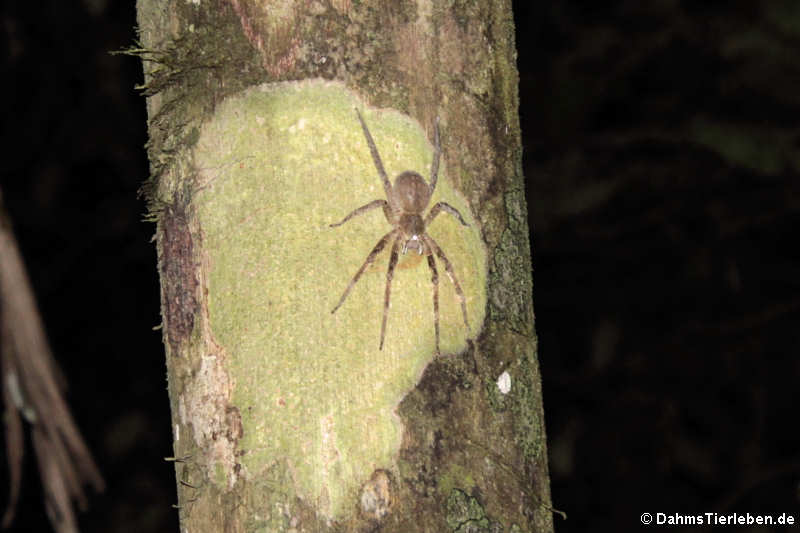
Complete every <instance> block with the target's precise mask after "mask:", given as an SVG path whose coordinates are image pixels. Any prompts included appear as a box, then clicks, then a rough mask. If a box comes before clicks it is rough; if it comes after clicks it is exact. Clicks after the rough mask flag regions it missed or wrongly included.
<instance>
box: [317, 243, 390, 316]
mask: <svg viewBox="0 0 800 533" xmlns="http://www.w3.org/2000/svg"><path fill="white" fill-rule="evenodd" d="M397 232H398V230H396V229H393V230H392V231H390V232H389V233H387V234H386V235H384V236H383V237H381V240H379V241H378V244H376V245H375V248H373V249H372V251H371V252H370V253H369V255H368V256H367V259H366V260H365V261H364V264H363V265H361V268H359V269H358V272H356V275H355V276H353V279H351V280H350V284H349V285H348V286H347V288H346V289H345V290H344V294H342V297H341V298H339V303H338V304H336V307H334V308H333V311H331V314H333V313H335V312H336V310H337V309H339V307H341V305H342V304H343V303H344V301H345V299H346V298H347V295H348V294H350V291H351V290H352V288H353V285H355V284H356V283H357V282H358V280H359V279H360V278H361V274H363V273H364V271H365V270H366V269H367V267H368V266H370V265H371V264H372V263H373V262H375V257H376V256H377V255H378V254H379V253H381V250H383V249H384V247H386V243H387V242H389V239H391V238H392V237H393V236H394V235H395V234H396V233H397Z"/></svg>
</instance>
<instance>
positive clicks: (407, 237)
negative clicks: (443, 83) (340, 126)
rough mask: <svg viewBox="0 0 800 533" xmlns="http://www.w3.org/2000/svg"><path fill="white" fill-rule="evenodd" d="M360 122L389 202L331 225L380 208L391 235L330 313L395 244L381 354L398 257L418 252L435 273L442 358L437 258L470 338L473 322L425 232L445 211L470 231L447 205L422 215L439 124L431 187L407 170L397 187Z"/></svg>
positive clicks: (435, 171) (450, 271)
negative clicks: (455, 297) (387, 247)
mask: <svg viewBox="0 0 800 533" xmlns="http://www.w3.org/2000/svg"><path fill="white" fill-rule="evenodd" d="M356 114H357V115H358V120H359V122H361V129H363V130H364V137H366V139H367V145H368V146H369V151H370V153H371V154H372V160H373V162H374V163H375V168H376V169H377V170H378V175H379V176H380V178H381V181H382V182H383V189H384V191H385V193H386V200H373V201H371V202H370V203H368V204H366V205H363V206H361V207H359V208H358V209H356V210H354V211H353V212H352V213H350V214H349V215H347V216H346V217H344V219H342V221H341V222H337V223H336V224H331V227H336V226H341V225H342V224H344V223H345V222H347V221H348V220H350V219H351V218H353V217H355V216H358V215H361V214H363V213H365V212H367V211H369V210H371V209H375V208H376V207H382V208H383V213H384V215H385V216H386V220H387V221H388V222H389V224H391V225H392V230H391V231H389V233H387V234H386V235H384V236H383V237H381V240H379V241H378V244H376V245H375V247H374V248H373V249H372V251H371V252H370V253H369V255H368V256H367V259H366V260H365V261H364V264H363V265H361V268H359V269H358V272H356V274H355V275H354V276H353V279H351V280H350V284H349V285H348V286H347V288H346V289H345V291H344V294H342V297H341V298H340V299H339V303H337V304H336V307H334V308H333V311H331V313H335V312H336V310H337V309H339V307H340V306H341V305H342V304H343V303H344V301H345V299H346V298H347V295H348V294H350V290H351V289H352V288H353V286H354V285H355V284H356V282H358V280H359V278H361V275H362V274H363V273H364V271H365V270H366V269H367V268H368V267H369V266H370V265H371V264H372V263H373V262H374V261H375V257H377V255H378V254H379V253H380V252H381V250H383V249H384V248H385V247H386V245H387V244H388V243H389V242H390V241H391V242H392V248H391V254H390V256H389V268H388V270H387V271H386V292H385V294H384V300H383V321H382V322H381V343H380V348H379V349H381V350H382V349H383V339H384V337H385V336H386V318H387V316H388V312H389V296H390V294H391V287H392V277H393V276H394V269H395V266H396V265H397V256H398V252H399V251H402V253H406V251H408V249H413V250H416V251H417V253H419V254H425V256H426V258H427V260H428V268H430V271H431V283H432V284H433V323H434V330H435V332H436V353H437V354H438V353H439V273H438V271H437V270H436V261H435V259H434V258H433V256H434V254H436V256H437V257H439V260H440V261H441V262H442V263H444V269H445V271H446V272H447V275H448V277H449V278H450V281H452V282H453V286H454V287H455V290H456V295H457V296H458V300H459V302H460V303H461V312H462V314H463V315H464V325H465V326H466V327H467V331H468V332H469V322H468V321H467V305H466V302H465V300H464V291H462V290H461V285H459V283H458V279H457V278H456V274H455V272H453V265H452V264H451V263H450V260H449V259H447V256H446V255H445V254H444V252H443V251H442V249H441V248H440V247H439V245H438V244H436V241H434V240H433V238H432V237H431V236H430V235H428V233H427V228H428V226H429V225H430V224H431V222H433V219H434V218H436V215H438V214H439V213H440V212H441V211H446V212H448V213H450V214H451V215H453V216H454V217H456V218H457V219H458V220H459V222H461V224H463V225H464V226H469V224H467V223H466V222H465V221H464V218H463V217H462V216H461V213H459V212H458V210H457V209H456V208H455V207H453V206H451V205H450V204H448V203H445V202H437V203H436V204H435V205H434V206H433V207H432V208H431V210H430V211H429V212H428V214H427V215H426V216H425V217H424V218H423V216H422V213H423V212H424V211H425V208H426V207H428V203H430V201H431V196H433V191H434V190H435V189H436V179H437V174H438V172H439V157H440V156H441V147H440V145H439V119H438V118H437V119H436V123H435V126H434V153H433V163H432V164H431V183H430V185H429V184H427V183H426V182H425V180H424V179H423V178H422V176H420V175H419V174H417V173H416V172H412V171H410V170H407V171H405V172H403V173H401V174H400V175H399V176H397V177H396V178H395V180H394V185H392V183H391V182H390V181H389V178H388V177H387V176H386V171H385V170H384V169H383V163H382V162H381V156H380V155H379V154H378V149H377V148H376V147H375V142H374V141H373V140H372V135H370V133H369V129H367V125H366V123H365V122H364V119H363V118H362V117H361V113H359V112H358V110H356Z"/></svg>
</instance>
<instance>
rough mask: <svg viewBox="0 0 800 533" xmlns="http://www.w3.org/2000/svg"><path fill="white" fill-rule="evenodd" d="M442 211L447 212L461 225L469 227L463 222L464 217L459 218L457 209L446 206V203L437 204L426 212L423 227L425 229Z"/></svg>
mask: <svg viewBox="0 0 800 533" xmlns="http://www.w3.org/2000/svg"><path fill="white" fill-rule="evenodd" d="M442 211H447V212H448V213H450V214H451V215H453V216H454V217H456V218H457V219H458V221H459V222H461V224H462V225H464V226H469V224H467V223H466V222H465V221H464V217H462V216H461V213H459V212H458V209H456V208H455V207H453V206H452V205H450V204H448V203H447V202H437V203H436V205H434V206H433V207H432V208H431V210H430V211H429V212H428V216H426V217H425V227H426V228H427V227H428V225H429V224H430V223H431V222H433V219H434V218H436V215H438V214H439V213H440V212H442Z"/></svg>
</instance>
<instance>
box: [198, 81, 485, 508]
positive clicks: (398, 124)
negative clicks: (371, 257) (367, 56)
mask: <svg viewBox="0 0 800 533" xmlns="http://www.w3.org/2000/svg"><path fill="white" fill-rule="evenodd" d="M356 107H358V108H359V109H361V110H362V113H363V115H364V119H365V121H366V122H367V125H368V126H369V128H370V131H371V133H372V136H373V138H374V139H375V143H376V145H377V147H378V149H379V151H380V154H381V156H382V158H383V162H384V166H385V167H386V171H387V173H388V174H389V175H390V177H394V176H396V175H397V174H399V173H400V172H402V171H404V170H416V171H417V172H419V173H420V174H422V175H423V176H425V177H426V179H427V176H428V174H429V172H430V165H431V159H432V147H431V143H430V142H429V138H432V128H430V129H431V131H430V132H428V133H426V132H425V131H424V130H423V129H422V128H421V127H420V126H419V124H417V123H416V122H414V121H413V120H412V119H410V118H409V117H406V116H403V115H400V114H399V113H396V112H388V111H386V112H385V111H370V110H367V109H365V108H364V104H363V103H362V102H361V101H360V100H359V99H358V98H357V97H356V96H355V95H354V94H352V93H351V92H349V91H348V90H347V89H345V88H344V87H343V86H342V85H339V84H334V83H328V82H322V81H315V82H302V83H285V84H273V85H265V86H261V87H258V88H254V89H251V90H248V91H247V92H245V93H243V94H241V95H239V96H236V97H232V98H229V99H227V100H226V101H225V102H223V103H221V104H220V105H219V106H218V107H217V110H216V112H215V115H214V117H213V119H212V120H211V121H210V122H209V123H207V124H206V125H205V126H204V127H203V129H202V132H201V136H200V139H199V141H198V144H197V147H196V150H195V166H196V168H197V170H198V180H199V182H198V189H197V193H196V196H195V199H194V200H195V202H194V204H195V207H196V213H197V221H198V223H199V226H200V230H201V234H202V253H203V255H204V257H205V258H206V260H205V264H206V267H207V268H208V287H207V291H208V293H207V294H208V309H209V320H210V327H211V330H212V332H213V334H214V337H215V339H216V341H217V342H218V343H219V344H220V345H222V347H223V348H224V350H225V351H226V353H227V354H228V358H229V359H228V360H229V364H230V368H229V372H230V376H231V379H232V381H233V383H234V397H233V403H234V405H235V406H236V407H237V408H238V409H239V412H240V413H241V417H242V425H243V437H242V438H241V439H240V441H239V448H240V450H242V451H243V452H244V453H243V455H242V456H241V463H242V466H243V473H244V475H245V476H246V477H248V478H250V479H257V478H258V476H261V475H263V474H264V473H265V472H267V471H268V470H269V468H270V465H274V464H275V463H276V462H278V461H281V462H283V463H284V464H286V465H287V466H288V470H289V472H290V473H291V478H292V484H293V487H278V488H276V490H283V491H286V492H287V493H293V492H296V493H297V494H298V495H300V496H301V497H302V498H304V499H306V500H307V501H310V502H314V504H315V505H316V506H317V507H318V508H319V509H321V510H322V512H323V513H326V514H327V515H328V516H331V517H338V516H341V515H342V513H344V512H345V511H346V510H349V509H352V508H354V505H355V502H356V501H357V497H358V489H359V487H360V486H361V485H362V484H363V483H364V482H365V481H366V480H368V479H369V478H370V475H371V474H372V472H374V471H375V470H376V469H378V468H385V469H392V468H394V466H393V465H394V457H395V455H396V453H397V451H398V448H399V445H400V437H401V432H402V427H401V425H400V422H399V419H398V418H397V417H396V416H395V414H394V409H395V407H396V406H397V404H398V403H399V401H400V400H401V399H402V397H403V396H404V395H405V394H406V392H407V391H408V390H409V389H410V388H412V387H413V386H414V384H415V383H416V381H417V379H418V378H419V376H420V374H421V372H422V370H423V368H424V367H425V366H426V365H427V364H428V363H429V362H430V361H431V360H432V358H433V356H434V349H435V346H434V328H433V296H432V289H431V282H430V277H431V274H430V271H429V270H428V267H427V263H426V261H424V260H420V257H419V256H416V255H415V254H413V253H409V254H407V255H406V256H404V257H403V258H402V259H401V261H400V264H399V265H398V269H397V271H396V273H395V276H394V281H393V284H392V298H391V309H390V313H389V320H388V326H387V333H386V341H385V344H384V347H383V350H382V351H379V350H378V345H379V339H380V326H381V314H382V311H383V295H384V287H385V279H386V276H385V272H386V265H387V263H388V256H389V253H388V248H389V247H388V246H387V249H385V250H384V252H383V253H381V254H380V255H379V256H378V258H377V260H376V262H375V265H374V266H373V268H371V269H369V270H368V271H367V272H366V273H365V274H364V276H363V277H362V279H361V280H360V281H359V282H358V284H357V285H356V286H355V287H354V289H353V291H352V292H351V293H350V295H349V297H348V299H347V301H346V302H345V303H344V304H343V305H342V307H341V308H340V309H339V310H338V311H337V312H336V314H331V310H332V309H333V307H334V305H336V303H337V301H338V300H339V297H340V296H341V294H342V292H343V291H344V289H345V288H346V286H347V284H348V282H349V281H350V279H351V278H352V276H353V274H354V273H355V272H356V270H357V269H358V268H359V267H360V266H361V264H362V263H363V262H364V259H365V258H366V256H367V255H368V254H369V252H370V250H372V248H373V246H374V245H375V244H376V243H377V241H378V240H379V239H380V238H381V237H382V236H383V235H384V234H386V233H387V232H388V231H390V229H391V227H390V225H389V224H388V223H387V222H386V220H385V218H384V215H383V212H382V211H381V210H380V209H376V210H373V211H370V212H368V213H366V214H364V215H362V216H360V217H357V218H355V219H353V220H351V221H349V222H348V223H346V224H345V225H343V226H341V227H336V228H331V227H329V225H330V224H331V223H333V222H338V221H339V220H341V219H342V218H343V217H344V216H345V215H347V214H348V213H349V212H351V211H352V210H353V209H355V208H357V207H359V206H361V205H364V204H366V203H367V202H369V201H371V200H374V199H377V198H383V197H384V191H383V187H382V185H381V182H380V180H379V178H378V175H377V172H376V171H375V168H374V165H373V162H372V159H371V157H370V154H369V150H368V148H367V144H366V141H365V140H364V136H363V133H362V131H361V127H360V125H359V123H358V120H357V117H356V113H355V110H354V108H356ZM446 136H447V128H446V124H443V125H442V139H443V143H447V142H455V141H454V140H451V139H447V138H446ZM439 200H443V201H447V202H448V203H450V204H452V205H453V206H455V207H456V208H457V209H459V210H460V211H461V213H462V214H463V215H464V217H465V218H466V220H467V221H468V222H469V223H470V227H464V226H461V225H460V224H459V223H458V221H456V220H455V219H454V218H453V217H451V216H449V215H448V214H446V213H443V214H441V215H439V217H438V218H437V219H436V220H435V221H434V222H433V224H432V225H431V227H430V229H429V234H430V235H431V236H432V237H433V238H434V239H435V240H436V241H437V242H438V243H439V245H440V246H441V247H442V249H443V250H444V251H445V253H446V254H447V256H448V257H449V258H450V260H451V262H452V263H453V266H454V268H455V273H456V276H457V277H458V279H459V280H460V282H461V285H462V288H463V290H464V293H465V294H466V299H467V312H468V314H469V318H470V323H471V326H472V330H471V331H469V332H467V331H465V327H464V324H463V321H462V318H461V310H460V307H459V304H458V300H457V298H456V294H455V292H454V290H453V287H452V284H451V283H450V281H449V279H448V278H447V275H446V273H445V269H444V265H442V264H441V263H439V264H438V267H439V268H438V269H439V278H440V282H439V288H440V294H439V296H440V309H441V319H440V325H441V349H442V353H443V354H447V353H455V352H459V351H461V350H463V349H464V348H465V347H466V339H467V337H469V338H474V337H475V336H476V335H477V333H478V331H479V328H480V326H481V324H482V323H483V319H484V309H485V306H486V293H485V287H486V259H485V258H486V252H485V249H484V247H483V245H482V243H481V239H480V234H479V230H478V228H477V227H476V224H475V221H474V219H473V217H472V214H471V211H470V209H469V206H468V205H467V203H466V202H465V200H464V199H463V198H462V197H461V196H460V195H459V194H457V193H456V191H455V190H454V189H453V188H452V187H451V186H450V184H449V180H448V179H447V176H446V164H445V162H444V161H443V162H442V168H440V179H439V184H438V185H437V189H436V192H435V194H434V196H433V199H432V203H434V202H436V201H439ZM445 356H446V355H445Z"/></svg>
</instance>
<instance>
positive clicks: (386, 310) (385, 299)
mask: <svg viewBox="0 0 800 533" xmlns="http://www.w3.org/2000/svg"><path fill="white" fill-rule="evenodd" d="M400 237H401V235H397V237H395V239H394V244H392V254H391V255H390V256H389V269H388V270H387V271H386V293H385V295H384V297H383V321H382V322H381V345H380V348H378V349H379V350H383V338H384V336H385V335H386V318H387V317H388V316H389V296H390V295H391V292H392V278H393V277H394V267H395V266H396V265H397V249H398V248H399V247H400Z"/></svg>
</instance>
